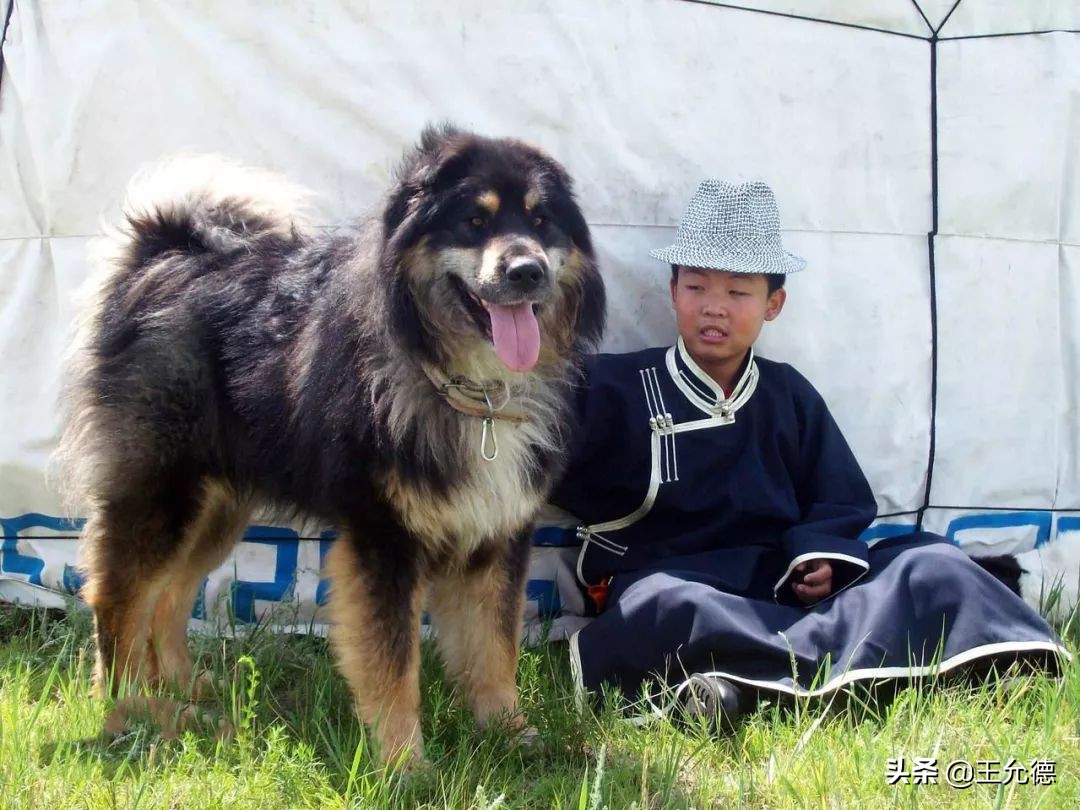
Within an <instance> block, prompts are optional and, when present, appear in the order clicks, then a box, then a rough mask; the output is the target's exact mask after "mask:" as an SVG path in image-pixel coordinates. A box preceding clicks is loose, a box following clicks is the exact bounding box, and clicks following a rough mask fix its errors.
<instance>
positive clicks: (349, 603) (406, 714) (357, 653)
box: [326, 537, 424, 763]
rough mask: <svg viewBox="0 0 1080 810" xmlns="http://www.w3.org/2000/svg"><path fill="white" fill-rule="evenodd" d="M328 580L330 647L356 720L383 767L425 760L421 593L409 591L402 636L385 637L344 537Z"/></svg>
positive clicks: (329, 563) (330, 559) (364, 576)
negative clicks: (403, 759)
mask: <svg viewBox="0 0 1080 810" xmlns="http://www.w3.org/2000/svg"><path fill="white" fill-rule="evenodd" d="M326 570H327V573H328V574H329V576H330V604H329V608H330V618H331V622H332V623H331V628H330V642H331V644H332V645H333V647H334V650H335V652H336V653H337V663H338V668H339V669H340V670H341V673H342V675H343V676H344V677H345V680H346V681H347V682H348V684H349V688H350V689H351V690H352V694H353V700H354V702H355V705H356V711H357V714H358V715H359V716H360V719H361V720H362V721H363V722H364V723H366V724H367V725H368V726H369V727H370V728H371V729H372V730H373V732H374V734H375V738H376V740H377V741H378V745H379V753H380V755H381V757H382V760H383V762H388V763H389V762H395V761H397V760H398V759H399V758H400V757H402V756H405V757H406V758H409V759H412V760H416V761H419V760H422V759H423V748H424V738H423V734H422V732H421V730H420V610H421V605H422V598H423V589H422V587H420V586H419V585H418V586H417V587H415V588H414V589H413V592H412V594H411V598H410V599H409V601H408V603H407V604H402V605H399V606H397V607H396V608H395V609H397V610H400V611H404V612H405V614H406V615H404V616H397V617H391V620H393V621H400V623H401V625H400V632H397V633H387V631H386V628H387V626H388V625H387V618H388V617H386V616H381V615H379V606H378V604H377V603H376V601H375V600H374V599H373V598H372V595H371V593H372V583H371V581H370V574H369V573H368V572H367V571H365V570H364V567H363V563H362V562H361V560H360V558H359V557H358V556H357V554H356V551H355V550H354V549H353V547H352V545H351V541H350V540H349V538H347V537H342V538H339V539H338V540H337V542H335V543H334V545H333V547H332V548H331V549H330V553H329V554H328V555H327V558H326Z"/></svg>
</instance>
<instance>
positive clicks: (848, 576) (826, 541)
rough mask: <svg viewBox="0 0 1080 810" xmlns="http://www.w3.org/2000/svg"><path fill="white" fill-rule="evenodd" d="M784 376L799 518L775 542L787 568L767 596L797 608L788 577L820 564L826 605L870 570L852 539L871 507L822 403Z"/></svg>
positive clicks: (801, 381) (863, 550)
mask: <svg viewBox="0 0 1080 810" xmlns="http://www.w3.org/2000/svg"><path fill="white" fill-rule="evenodd" d="M789 369H790V367H789ZM790 372H791V375H792V389H793V392H794V396H795V408H796V418H797V420H798V423H799V424H798V427H799V452H798V459H797V462H796V467H797V469H796V470H795V471H794V472H795V481H796V494H797V497H798V501H799V511H800V513H801V515H802V517H801V519H800V521H799V522H798V523H797V524H796V525H794V526H792V527H791V528H790V529H788V530H787V531H785V532H784V534H783V535H782V536H781V546H782V548H783V551H784V554H785V556H786V557H787V560H788V564H787V568H786V570H785V571H784V574H783V575H782V576H781V577H780V579H779V580H778V581H777V583H776V585H775V586H774V587H773V594H774V595H775V597H776V599H777V601H779V602H782V603H784V604H795V605H798V604H802V603H801V602H799V600H798V598H797V597H796V596H795V593H794V591H793V590H792V588H791V585H792V582H791V577H792V575H793V573H794V571H795V567H796V566H797V565H799V564H800V563H803V562H807V561H809V560H815V559H826V560H828V561H829V563H830V564H831V565H832V569H833V579H832V590H831V591H830V593H829V596H826V597H824V598H826V599H827V598H829V597H830V596H833V595H835V594H837V593H839V592H840V591H842V590H843V589H844V588H847V587H849V586H850V585H852V584H854V583H855V582H856V581H857V580H858V579H860V578H861V577H863V576H864V575H865V574H866V572H867V571H869V570H870V563H869V554H868V551H869V549H868V548H867V546H866V543H864V542H863V541H862V540H859V539H858V538H859V535H860V534H861V533H862V532H863V531H864V530H865V529H866V528H867V527H868V526H869V525H870V523H871V522H872V521H873V520H874V516H875V515H876V514H877V504H876V503H875V501H874V495H873V492H872V491H871V489H870V485H869V484H868V483H867V481H866V477H865V476H864V475H863V472H862V470H861V469H860V468H859V463H858V462H857V461H856V460H855V455H854V454H853V453H852V452H851V448H850V447H849V446H848V443H847V441H846V440H845V439H844V436H843V434H842V433H841V432H840V428H839V427H838V426H837V424H836V421H835V420H834V419H833V417H832V414H830V413H829V409H828V407H827V406H826V405H825V401H824V400H823V399H822V398H821V395H820V394H818V392H817V391H815V390H814V388H813V386H811V385H810V383H809V382H807V381H806V379H805V378H803V377H802V376H801V375H800V374H799V373H798V372H796V371H795V370H794V369H790ZM819 601H820V600H819ZM812 604H816V603H812ZM810 606H812V605H807V607H810Z"/></svg>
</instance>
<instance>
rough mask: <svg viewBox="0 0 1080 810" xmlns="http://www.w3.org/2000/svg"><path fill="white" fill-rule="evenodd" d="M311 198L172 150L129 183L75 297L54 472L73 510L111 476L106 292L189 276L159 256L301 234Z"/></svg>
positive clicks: (244, 170) (267, 176)
mask: <svg viewBox="0 0 1080 810" xmlns="http://www.w3.org/2000/svg"><path fill="white" fill-rule="evenodd" d="M311 198H312V195H311V194H310V192H308V191H307V190H305V189H303V188H301V187H299V186H296V185H293V184H292V183H290V182H289V181H287V180H285V179H283V178H281V177H278V176H277V175H275V174H272V173H270V172H267V171H264V170H261V169H256V168H252V167H248V166H243V165H241V164H238V163H234V162H232V161H229V160H226V159H224V158H221V157H217V156H212V155H205V156H186V155H184V156H176V157H172V158H168V159H166V160H164V161H162V162H160V163H158V164H156V165H154V166H151V167H149V168H147V169H144V170H142V171H140V172H139V173H138V174H136V175H135V177H134V178H133V179H132V181H131V182H130V184H129V185H128V188H127V193H126V197H125V201H124V203H123V206H122V209H121V216H120V217H119V221H118V222H117V223H116V224H113V225H108V224H107V225H106V226H105V227H104V235H103V236H102V238H100V239H97V240H95V241H94V242H93V243H92V244H91V247H90V256H89V259H90V262H89V264H90V267H91V272H90V274H89V275H88V277H87V278H86V280H85V282H84V283H83V285H81V287H80V289H79V290H78V291H77V292H76V293H75V307H76V311H77V317H76V319H75V321H74V323H73V333H72V335H71V336H70V341H69V349H68V352H67V356H66V358H65V379H64V386H63V389H64V390H63V395H62V397H63V402H62V406H63V415H64V426H63V433H62V435H61V437H60V442H59V446H58V447H57V450H56V452H55V453H54V454H53V456H52V459H51V460H50V465H49V478H50V481H51V482H52V483H53V485H54V486H55V487H56V488H57V489H58V490H59V491H60V492H61V494H62V495H63V496H64V500H65V507H66V509H67V511H68V514H69V515H70V514H74V513H76V511H77V510H79V509H80V507H81V506H82V505H83V504H85V503H86V501H87V500H88V499H90V498H91V497H92V496H93V494H94V493H95V491H97V490H98V489H100V487H99V486H98V482H100V481H101V480H102V479H103V478H104V477H105V476H106V475H107V473H106V472H105V471H103V470H102V469H101V468H102V465H103V460H104V459H106V458H107V457H108V456H109V452H108V450H109V448H107V447H103V446H100V444H101V441H102V440H101V439H100V436H102V435H105V434H106V433H107V431H106V430H105V429H104V428H103V426H102V422H103V420H104V419H105V417H106V414H105V413H104V412H103V405H102V403H101V402H100V397H98V396H97V395H96V393H95V392H96V388H95V379H96V377H97V368H98V365H99V363H100V360H99V358H98V357H96V356H95V354H94V351H93V350H92V348H91V347H92V346H94V344H95V336H96V334H97V333H98V331H99V330H100V328H101V316H102V312H103V309H104V307H105V306H106V301H108V300H109V294H110V291H112V290H115V289H120V288H125V287H127V288H130V287H131V285H132V283H133V282H134V280H135V279H137V278H140V277H142V276H144V275H145V274H147V273H150V272H162V273H165V274H172V273H177V272H183V271H182V268H184V267H189V268H190V267H193V266H196V265H192V264H190V263H185V262H170V263H169V264H167V265H162V264H161V263H160V262H158V261H156V260H158V259H160V258H164V257H166V256H170V257H172V256H176V257H180V256H189V257H194V256H196V255H198V254H206V253H226V252H230V251H233V250H243V249H245V248H248V247H251V246H253V245H254V243H255V242H256V241H258V240H260V239H263V238H265V237H274V236H276V237H280V238H283V239H293V238H302V237H303V236H304V235H305V234H306V233H307V232H308V231H309V230H310V229H311V227H312V226H311V224H310V221H309V218H308V212H309V203H310V201H311Z"/></svg>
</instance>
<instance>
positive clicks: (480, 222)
mask: <svg viewBox="0 0 1080 810" xmlns="http://www.w3.org/2000/svg"><path fill="white" fill-rule="evenodd" d="M469 224H470V225H472V226H473V227H474V228H483V227H484V226H485V225H487V220H486V219H484V218H483V217H473V218H472V219H470V220H469Z"/></svg>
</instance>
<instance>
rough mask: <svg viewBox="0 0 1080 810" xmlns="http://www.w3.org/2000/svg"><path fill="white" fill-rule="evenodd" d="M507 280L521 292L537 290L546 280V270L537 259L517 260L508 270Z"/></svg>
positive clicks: (511, 263)
mask: <svg viewBox="0 0 1080 810" xmlns="http://www.w3.org/2000/svg"><path fill="white" fill-rule="evenodd" d="M506 280H507V281H509V282H510V283H511V284H513V285H514V286H515V287H517V288H518V289H519V290H535V289H536V288H537V287H539V286H540V282H541V281H543V280H544V268H543V265H541V264H540V262H538V261H536V260H535V259H515V260H514V261H512V262H510V266H509V267H507V268H506Z"/></svg>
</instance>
